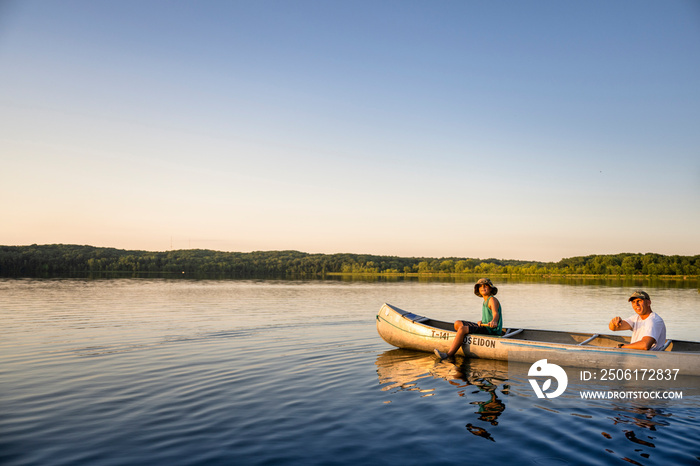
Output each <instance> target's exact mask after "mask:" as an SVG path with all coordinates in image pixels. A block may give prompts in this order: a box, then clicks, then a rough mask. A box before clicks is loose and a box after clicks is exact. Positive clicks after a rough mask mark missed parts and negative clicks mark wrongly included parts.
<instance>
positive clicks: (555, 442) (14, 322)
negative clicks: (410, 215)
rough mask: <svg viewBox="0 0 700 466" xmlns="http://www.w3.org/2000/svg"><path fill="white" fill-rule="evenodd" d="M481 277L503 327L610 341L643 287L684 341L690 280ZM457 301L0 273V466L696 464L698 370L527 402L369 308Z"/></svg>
mask: <svg viewBox="0 0 700 466" xmlns="http://www.w3.org/2000/svg"><path fill="white" fill-rule="evenodd" d="M494 283H495V284H496V286H498V287H499V293H498V297H499V298H500V300H501V303H502V306H503V314H504V323H505V326H507V327H518V326H526V327H530V328H546V329H553V330H576V331H582V332H604V333H610V332H609V331H608V330H607V323H608V321H609V320H610V319H611V318H612V317H613V316H616V315H620V316H622V317H623V318H624V317H627V316H629V315H631V314H632V309H631V306H630V305H629V304H628V302H627V298H628V297H629V295H630V294H631V293H632V291H634V289H635V288H641V287H643V288H644V289H645V290H646V291H648V292H649V294H650V295H651V298H652V307H653V309H654V310H655V311H656V312H658V313H659V314H660V315H661V316H662V317H663V319H664V320H665V322H666V325H667V329H668V338H672V339H686V340H695V341H698V340H700V337H699V336H698V330H700V312H699V311H700V295H699V294H698V289H697V283H687V282H683V281H678V282H676V281H669V282H662V281H661V282H650V283H644V282H639V283H628V282H622V281H620V282H615V281H604V280H598V281H579V282H567V281H555V280H551V281H544V280H540V281H523V280H514V279H510V280H501V281H500V282H499V281H498V280H494ZM472 290H473V283H472V282H461V281H459V280H443V281H430V280H424V281H418V280H396V281H352V280H345V281H344V280H325V281H322V280H318V281H285V280H257V281H256V280H188V279H143V278H142V279H97V280H86V279H47V280H39V279H0V319H1V321H2V328H3V337H2V339H0V413H1V414H0V433H1V434H0V463H1V464H4V465H83V464H85V465H88V464H89V465H95V464H96V465H126V464H129V465H133V464H149V465H153V464H156V465H157V464H168V465H203V464H237V465H264V464H323V465H332V464H343V465H345V464H416V465H419V464H420V465H426V464H431V465H432V464H454V463H457V462H462V461H464V462H471V461H476V462H489V463H490V464H506V463H517V464H536V465H546V464H558V465H563V464H625V463H628V464H642V465H649V464H660V463H664V464H700V423H699V422H698V417H699V416H700V409H699V408H700V395H698V389H699V388H700V378H697V377H691V378H690V379H688V380H685V381H684V382H683V385H682V386H679V387H680V388H681V389H683V398H682V399H681V400H678V399H674V400H630V399H625V400H584V399H581V398H580V397H578V395H575V394H576V393H578V392H577V390H578V389H580V388H583V386H582V385H581V384H578V385H577V383H576V382H573V383H570V387H569V389H567V394H570V395H567V396H562V397H560V398H559V399H557V400H542V399H538V398H537V397H536V396H535V394H534V393H533V390H532V387H531V386H530V384H529V383H528V381H527V379H526V378H524V377H521V376H518V375H517V372H516V375H513V374H514V371H513V367H509V365H508V363H507V362H499V361H487V360H468V359H463V358H457V359H456V360H455V361H454V362H441V361H438V360H437V359H436V358H434V357H433V356H432V355H430V354H427V353H418V352H411V351H404V350H398V349H395V348H393V347H391V346H390V345H388V344H386V343H385V342H384V341H382V340H381V338H380V337H379V336H378V335H377V332H376V327H375V316H376V314H377V312H378V310H379V308H380V306H381V305H382V303H384V302H388V303H391V304H394V305H396V306H398V307H400V308H402V309H405V310H408V311H412V312H417V313H419V314H425V315H429V316H431V317H434V318H437V319H441V320H448V321H453V320H455V319H458V318H460V319H471V320H478V319H479V318H480V309H481V303H482V300H481V299H480V298H478V297H476V296H474V294H473V291H472ZM625 334H629V332H625ZM588 388H590V385H589V386H588ZM601 388H602V389H609V388H611V387H607V386H601ZM676 388H678V387H676ZM555 402H557V403H555ZM623 461H624V462H623Z"/></svg>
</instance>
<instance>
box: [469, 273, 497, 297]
mask: <svg viewBox="0 0 700 466" xmlns="http://www.w3.org/2000/svg"><path fill="white" fill-rule="evenodd" d="M481 285H488V286H489V287H490V288H491V296H494V295H495V294H496V293H498V288H496V287H495V286H493V283H491V280H489V279H488V278H480V279H479V281H478V282H476V285H474V294H475V295H477V296H478V297H480V298H483V296H482V295H481V292H480V291H479V287H480V286H481Z"/></svg>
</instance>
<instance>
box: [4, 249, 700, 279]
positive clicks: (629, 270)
mask: <svg viewBox="0 0 700 466" xmlns="http://www.w3.org/2000/svg"><path fill="white" fill-rule="evenodd" d="M86 273H87V274H101V273H111V274H127V273H128V274H137V275H146V276H148V275H151V274H166V275H170V274H189V275H192V274H194V275H210V276H217V277H222V278H225V277H230V278H318V277H338V278H342V277H353V276H357V277H387V278H390V277H394V278H400V277H412V278H413V277H418V278H422V277H425V278H453V279H460V278H468V279H471V277H473V276H474V275H480V276H501V277H544V278H549V277H564V278H582V279H588V278H635V279H644V278H658V279H662V280H683V281H686V280H691V281H697V280H698V277H699V276H700V255H696V256H679V255H673V256H666V255H662V254H655V253H646V254H635V253H620V254H610V255H589V256H579V257H570V258H565V259H562V260H560V261H559V262H536V261H523V260H505V259H475V258H460V257H447V258H428V257H397V256H378V255H370V254H349V253H346V254H311V253H305V252H300V251H255V252H247V253H246V252H223V251H213V250H206V249H182V250H173V251H162V252H152V251H134V250H124V249H115V248H102V247H94V246H81V245H66V244H52V245H31V246H0V276H6V277H45V276H53V275H74V274H86Z"/></svg>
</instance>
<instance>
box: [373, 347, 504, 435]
mask: <svg viewBox="0 0 700 466" xmlns="http://www.w3.org/2000/svg"><path fill="white" fill-rule="evenodd" d="M376 365H377V375H378V377H379V383H380V384H381V385H382V388H381V389H382V391H391V390H395V391H416V392H419V393H421V394H422V395H421V396H432V395H434V391H435V389H434V388H425V387H424V388H421V386H420V381H421V379H444V380H446V381H447V383H448V384H450V385H451V386H453V387H454V388H456V389H457V394H458V395H459V396H462V397H464V396H467V397H469V398H471V396H470V395H478V394H481V393H483V394H486V395H488V398H487V399H486V400H481V401H471V402H470V404H472V405H475V411H474V413H475V414H476V415H477V419H478V420H480V421H483V422H487V423H489V424H491V425H492V426H496V425H498V417H499V416H500V415H501V413H503V411H504V410H505V409H506V405H505V403H503V401H501V399H500V398H499V394H503V395H508V393H509V388H510V387H509V385H508V384H507V383H506V382H507V380H508V363H507V362H505V361H496V360H488V359H468V358H460V357H458V358H456V359H455V360H454V362H448V361H440V360H438V359H437V358H435V356H433V355H432V354H426V353H423V352H420V351H411V350H403V349H394V350H390V351H386V352H384V353H382V354H381V355H379V357H378V358H377V361H376ZM480 398H483V397H480ZM466 427H467V430H469V432H471V433H472V434H474V435H478V436H480V437H484V438H487V439H489V440H491V441H494V439H493V438H492V437H491V435H490V434H489V433H488V432H487V431H486V429H483V428H481V427H477V426H474V425H472V424H467V426H466Z"/></svg>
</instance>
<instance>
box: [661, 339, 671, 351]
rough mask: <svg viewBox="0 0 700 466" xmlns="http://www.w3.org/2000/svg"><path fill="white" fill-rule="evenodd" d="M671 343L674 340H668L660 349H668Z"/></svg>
mask: <svg viewBox="0 0 700 466" xmlns="http://www.w3.org/2000/svg"><path fill="white" fill-rule="evenodd" d="M671 343H673V340H666V343H664V346H663V347H662V348H661V350H660V351H666V348H668V347H669V346H670V345H671Z"/></svg>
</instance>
